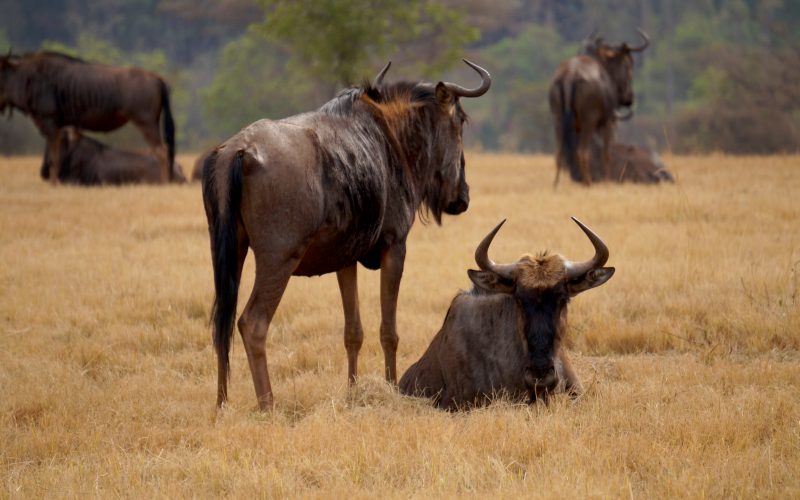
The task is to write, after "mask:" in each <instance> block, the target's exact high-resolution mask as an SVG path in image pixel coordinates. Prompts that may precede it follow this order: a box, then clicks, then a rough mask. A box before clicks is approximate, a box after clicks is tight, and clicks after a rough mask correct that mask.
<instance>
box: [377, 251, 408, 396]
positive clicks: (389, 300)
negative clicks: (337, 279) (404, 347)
mask: <svg viewBox="0 0 800 500" xmlns="http://www.w3.org/2000/svg"><path fill="white" fill-rule="evenodd" d="M405 258H406V245H405V242H403V243H399V244H396V245H393V246H391V247H389V249H387V250H386V251H385V252H384V253H383V256H382V257H381V347H383V359H384V366H385V367H386V380H387V381H389V382H391V383H393V384H397V342H398V336H397V297H398V295H399V293H400V279H401V278H402V277H403V265H404V263H405Z"/></svg>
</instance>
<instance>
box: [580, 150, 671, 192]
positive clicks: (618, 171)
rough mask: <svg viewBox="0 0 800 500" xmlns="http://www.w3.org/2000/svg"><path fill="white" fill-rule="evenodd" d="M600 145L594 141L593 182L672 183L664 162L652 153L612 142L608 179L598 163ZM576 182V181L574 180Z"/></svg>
mask: <svg viewBox="0 0 800 500" xmlns="http://www.w3.org/2000/svg"><path fill="white" fill-rule="evenodd" d="M601 149H602V144H600V141H599V139H598V140H595V143H594V151H595V154H594V155H593V157H592V172H591V173H592V180H593V181H595V182H601V181H612V182H636V183H643V184H658V183H660V182H674V178H673V176H672V174H671V173H670V172H669V170H667V167H666V166H665V165H664V162H663V161H662V160H661V158H660V157H659V156H658V154H656V153H655V152H654V151H651V150H650V149H647V148H641V147H638V146H631V145H629V144H622V143H619V142H614V143H612V144H611V155H610V156H611V157H610V165H609V169H608V175H609V176H608V177H606V174H605V172H604V170H603V167H602V164H601V162H600V158H601V153H600V151H601ZM575 180H578V179H575Z"/></svg>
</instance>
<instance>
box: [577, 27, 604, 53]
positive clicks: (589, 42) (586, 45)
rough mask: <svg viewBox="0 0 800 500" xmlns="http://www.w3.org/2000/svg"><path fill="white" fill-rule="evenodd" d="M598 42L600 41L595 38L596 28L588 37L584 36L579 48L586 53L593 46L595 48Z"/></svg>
mask: <svg viewBox="0 0 800 500" xmlns="http://www.w3.org/2000/svg"><path fill="white" fill-rule="evenodd" d="M598 40H600V39H598V38H597V28H595V29H593V30H592V32H591V33H589V34H588V35H586V36H585V37H584V38H583V41H581V48H582V49H583V50H584V51H587V50H588V49H590V48H591V47H592V46H593V45H595V46H596V44H597V41H598Z"/></svg>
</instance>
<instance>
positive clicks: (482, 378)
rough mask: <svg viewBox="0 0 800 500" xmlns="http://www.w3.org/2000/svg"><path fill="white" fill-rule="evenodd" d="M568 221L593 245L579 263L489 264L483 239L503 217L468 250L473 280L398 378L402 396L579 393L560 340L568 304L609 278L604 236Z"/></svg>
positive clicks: (554, 258)
mask: <svg viewBox="0 0 800 500" xmlns="http://www.w3.org/2000/svg"><path fill="white" fill-rule="evenodd" d="M572 219H573V220H574V221H575V222H576V223H577V224H578V226H580V228H581V229H582V230H583V232H584V233H586V236H588V237H589V240H590V241H591V242H592V245H594V249H595V255H594V257H592V258H591V259H590V260H588V261H586V262H582V263H575V262H571V261H569V260H566V259H565V258H563V257H561V256H559V255H549V254H547V253H546V252H545V253H542V254H539V255H538V256H532V255H524V256H523V257H521V258H520V259H519V260H518V261H517V262H516V263H514V264H495V263H494V262H492V260H491V259H489V254H488V252H489V245H491V243H492V239H494V236H495V234H497V231H499V230H500V227H501V226H502V225H503V223H504V222H505V220H504V221H503V222H501V223H500V224H498V225H497V227H495V228H494V230H493V231H492V232H490V233H489V234H488V235H487V236H486V237H485V238H484V239H483V241H482V242H481V244H480V245H478V248H477V250H476V251H475V262H477V264H478V267H479V268H480V271H474V270H469V271H467V274H468V275H469V278H470V280H472V282H473V283H474V285H475V286H474V287H473V288H472V290H470V291H468V292H461V293H460V294H458V295H457V296H456V297H455V298H454V299H453V302H452V303H451V304H450V309H449V310H448V311H447V316H446V317H445V320H444V324H443V325H442V328H441V330H439V333H437V334H436V336H435V337H434V338H433V341H431V345H430V346H429V347H428V349H427V351H425V354H423V355H422V357H421V358H420V359H419V361H417V362H416V363H414V364H413V365H411V367H409V369H408V371H406V373H405V374H404V375H403V377H402V379H400V391H401V392H402V393H403V394H409V395H414V396H422V397H428V398H433V399H434V401H435V404H436V405H437V406H438V407H439V408H445V409H449V410H453V409H458V408H462V407H469V406H473V405H483V404H485V403H486V402H488V401H489V400H490V399H491V397H492V396H494V395H496V394H502V393H504V394H507V395H508V396H509V397H511V398H512V399H514V400H523V399H527V400H528V401H531V402H532V401H535V400H536V398H537V397H541V398H542V399H544V400H545V401H546V398H547V394H548V393H552V392H557V391H562V390H566V391H567V392H569V393H571V394H572V395H578V394H580V393H581V391H582V389H581V384H580V381H579V380H578V377H577V376H576V375H575V372H574V371H573V370H572V368H571V367H570V364H569V361H568V359H567V357H566V354H565V352H564V350H563V348H562V346H561V340H562V338H563V336H564V330H565V328H566V319H567V304H568V303H569V301H570V298H572V297H574V296H575V295H577V294H579V293H581V292H583V291H585V290H589V289H590V288H594V287H596V286H600V285H602V284H603V283H605V282H606V281H608V279H609V278H611V276H613V274H614V268H613V267H603V265H604V264H605V263H606V261H607V260H608V248H607V247H606V245H605V244H604V243H603V241H602V240H601V239H600V238H599V237H598V236H597V235H596V234H594V233H593V232H592V231H591V230H590V229H589V228H588V227H586V226H584V225H583V224H582V223H581V222H580V221H578V220H577V219H575V218H574V217H573V218H572Z"/></svg>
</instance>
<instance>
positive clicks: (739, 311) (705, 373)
mask: <svg viewBox="0 0 800 500" xmlns="http://www.w3.org/2000/svg"><path fill="white" fill-rule="evenodd" d="M193 159H194V158H193V157H192V156H188V155H187V156H183V157H181V158H179V160H180V161H181V162H182V163H183V165H185V166H187V165H191V164H192V161H193ZM666 162H667V164H668V165H669V166H670V168H671V169H672V170H673V172H674V173H675V174H676V176H677V178H678V182H677V183H676V184H675V185H668V186H635V185H624V186H620V185H596V186H593V187H592V188H591V189H586V188H583V187H581V186H578V185H574V184H570V183H569V182H564V181H563V177H562V184H561V185H560V186H559V187H558V189H557V190H554V189H553V186H552V180H553V173H554V172H553V170H554V167H553V160H552V158H550V157H544V156H514V155H485V154H478V153H471V154H468V156H467V176H468V180H469V182H470V185H471V194H472V204H471V206H470V209H469V211H468V212H466V213H465V214H464V215H462V216H459V217H455V218H453V217H449V218H447V219H446V220H445V221H444V224H443V226H441V227H438V226H436V225H435V224H432V223H431V224H428V225H424V224H422V223H420V222H419V221H418V222H417V223H416V224H415V226H414V228H413V230H412V232H411V234H410V237H409V246H408V258H407V261H406V272H405V277H404V280H403V283H402V286H401V293H400V304H399V309H398V331H399V334H400V347H399V352H398V369H399V370H400V372H401V373H402V372H403V371H404V370H405V369H406V368H407V367H408V366H409V365H410V364H411V363H412V362H414V361H415V360H416V359H417V358H418V357H419V356H420V355H421V354H422V352H423V351H424V349H425V348H426V347H427V345H428V342H429V341H430V339H431V338H432V337H433V335H434V334H435V333H436V331H437V330H438V328H439V326H440V325H441V323H442V320H443V319H444V315H445V312H446V310H447V307H448V305H449V303H450V300H451V299H452V297H453V296H454V295H455V294H456V293H457V291H458V290H459V289H462V288H467V287H469V286H470V283H469V280H468V279H467V275H466V270H467V269H468V268H470V267H474V262H473V252H474V249H475V246H476V245H477V243H478V242H479V241H480V239H481V238H482V237H483V236H484V235H485V234H486V233H487V232H488V231H489V230H490V229H491V228H492V227H494V225H495V224H496V223H497V222H498V221H499V220H500V219H501V218H504V217H508V218H509V222H508V223H507V224H506V226H505V227H504V228H503V230H502V231H501V232H500V234H499V235H498V237H497V238H496V240H495V243H494V245H493V247H492V257H493V258H494V259H495V260H499V261H510V260H512V259H516V258H517V257H518V256H519V255H521V254H522V253H526V252H536V251H539V250H543V249H546V248H549V249H551V250H553V251H556V252H559V253H563V254H565V255H567V256H568V257H570V258H573V259H576V260H577V259H584V258H588V257H589V256H590V255H591V252H592V248H591V245H590V244H589V242H588V240H587V239H586V238H585V236H584V235H583V234H582V233H581V231H580V230H579V229H578V227H577V226H575V224H573V223H572V221H570V219H569V216H570V215H575V216H577V217H578V218H580V219H581V220H583V221H584V222H585V223H587V224H588V225H589V226H591V227H592V228H593V229H594V230H595V231H597V232H598V234H600V235H601V236H602V237H603V238H604V239H605V241H606V242H607V243H608V245H609V247H610V249H611V259H610V261H609V265H613V266H615V267H616V268H617V273H616V275H615V276H614V278H613V279H612V280H611V281H610V282H609V283H608V284H607V285H605V286H603V287H601V288H599V289H597V290H593V291H591V292H587V293H586V294H584V295H581V296H579V297H577V298H576V299H575V300H574V301H573V303H572V304H571V306H570V330H569V334H568V337H569V345H570V347H571V352H572V358H573V360H574V365H575V367H576V369H577V371H578V373H579V375H580V376H581V379H582V381H583V384H584V386H585V387H586V388H587V391H586V393H585V394H584V396H582V397H581V398H580V399H578V400H577V401H570V400H567V399H566V398H564V397H555V398H553V399H552V400H551V404H550V405H548V406H544V405H541V404H539V405H535V406H532V407H528V406H516V405H512V404H510V403H508V402H503V401H499V402H496V403H494V404H493V405H491V406H489V407H488V408H485V409H481V410H477V411H473V412H469V413H458V414H448V413H444V412H440V411H437V410H435V409H433V408H431V407H430V406H429V405H428V404H427V403H426V402H425V401H421V400H415V399H411V398H406V397H403V396H400V395H399V394H398V393H397V391H396V390H395V389H394V388H392V387H390V386H389V385H387V384H386V383H384V382H383V381H382V373H383V369H382V363H383V356H382V351H381V348H380V342H379V340H378V325H379V305H378V273H376V272H369V271H366V270H364V269H362V270H361V272H360V277H359V279H360V281H361V283H360V295H361V310H362V318H363V322H364V327H365V332H366V335H365V343H364V347H363V349H362V351H361V358H360V374H361V379H360V380H359V381H358V384H357V386H356V387H355V388H354V389H348V387H347V384H346V355H345V350H344V345H343V339H342V330H343V324H344V321H343V316H342V312H341V302H340V299H339V294H338V289H337V286H336V279H335V277H334V276H333V275H329V276H324V277H320V278H294V279H293V280H292V281H291V282H290V285H289V289H288V290H287V293H286V294H285V295H284V298H283V302H282V303H281V306H280V307H279V309H278V313H277V316H276V318H275V320H274V322H273V324H272V328H271V330H270V337H269V340H268V347H267V352H268V356H269V360H270V373H271V376H272V383H273V388H274V389H275V397H276V409H275V411H274V412H272V413H270V414H260V413H258V412H256V411H255V410H254V408H255V404H256V401H255V395H254V392H253V387H252V382H251V379H250V373H249V371H248V369H247V363H246V360H245V356H244V349H243V348H242V345H241V341H240V340H239V338H238V335H237V336H236V338H235V339H234V348H233V353H232V380H231V387H230V406H229V407H228V408H227V409H226V410H225V411H224V412H222V413H217V412H216V411H215V408H214V402H215V397H216V361H215V356H214V353H213V350H212V347H211V342H210V329H209V325H208V314H209V308H210V304H211V300H212V296H213V287H212V275H211V266H210V258H209V249H208V236H207V230H206V222H205V215H204V213H203V208H202V200H201V193H200V187H199V185H197V184H193V185H192V184H190V185H185V186H167V187H147V186H139V187H125V188H91V189H86V188H76V187H65V186H59V187H57V188H53V187H51V186H50V185H48V184H46V183H44V182H42V181H41V180H40V179H39V178H38V167H39V165H40V159H39V158H0V179H2V182H0V207H1V208H0V394H1V395H2V397H1V398H0V419H1V420H0V435H2V441H0V443H2V444H0V471H1V472H0V477H2V490H0V498H17V497H20V498H39V497H48V498H52V497H80V498H85V497H89V496H92V497H94V496H99V497H116V496H123V497H161V498H175V497H220V496H230V497H272V496H295V495H302V496H314V497H325V498H328V497H400V498H406V497H417V498H428V497H432V496H433V497H455V496H456V495H463V494H468V495H477V496H487V497H488V496H491V497H526V498H531V497H534V498H538V497H543V498H551V497H561V498H576V497H577V498H581V497H630V498H665V497H666V498H683V497H691V498H698V497H716V498H721V497H723V498H728V497H748V498H749V497H764V498H791V497H794V498H798V497H800V291H798V288H799V287H800V276H798V274H800V157H798V156H776V157H762V158H757V157H747V158H745V157H729V156H709V157H669V156H668V157H667V158H666ZM253 274H254V273H253V262H252V258H250V259H249V260H248V262H247V266H246V268H245V272H244V278H243V281H244V283H243V286H242V291H241V294H242V295H241V296H242V297H244V298H242V299H241V300H240V306H241V305H242V304H243V303H244V301H245V300H246V297H247V294H249V290H250V286H251V285H252V281H253Z"/></svg>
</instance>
